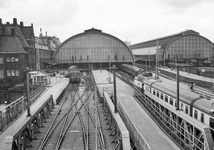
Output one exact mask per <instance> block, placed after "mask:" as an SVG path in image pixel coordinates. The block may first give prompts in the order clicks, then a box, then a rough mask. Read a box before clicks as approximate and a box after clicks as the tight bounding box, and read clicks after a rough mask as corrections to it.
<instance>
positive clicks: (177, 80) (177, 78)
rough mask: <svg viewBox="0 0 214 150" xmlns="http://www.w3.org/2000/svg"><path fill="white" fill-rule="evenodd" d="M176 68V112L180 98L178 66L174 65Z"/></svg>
mask: <svg viewBox="0 0 214 150" xmlns="http://www.w3.org/2000/svg"><path fill="white" fill-rule="evenodd" d="M176 68H177V75H176V83H177V107H176V110H179V102H180V97H179V92H180V91H179V66H178V65H176Z"/></svg>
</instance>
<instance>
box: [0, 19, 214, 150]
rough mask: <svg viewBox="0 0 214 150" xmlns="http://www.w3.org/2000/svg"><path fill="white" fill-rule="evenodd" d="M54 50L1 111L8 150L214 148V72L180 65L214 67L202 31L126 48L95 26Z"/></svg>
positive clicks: (2, 142)
mask: <svg viewBox="0 0 214 150" xmlns="http://www.w3.org/2000/svg"><path fill="white" fill-rule="evenodd" d="M14 21H15V22H14V23H15V26H16V28H18V29H19V28H20V25H18V24H17V22H16V19H15V20H14ZM31 27H33V26H31ZM10 31H11V32H14V30H10ZM4 36H5V35H4ZM10 36H11V35H10ZM13 36H14V35H13ZM0 38H1V37H0ZM12 38H14V37H12ZM17 38H18V37H17ZM40 38H41V39H43V40H44V39H46V38H47V37H43V36H41V37H40ZM36 39H37V41H40V42H41V41H42V40H39V39H38V37H37V38H36ZM47 39H49V38H47ZM25 40H26V39H25ZM3 44H5V43H3ZM3 44H2V45H3ZM21 49H22V48H21ZM45 49H47V47H45ZM22 50H23V51H22V52H24V51H25V50H24V49H22ZM25 53H26V54H27V52H25ZM25 53H24V54H25ZM50 53H51V54H52V55H50V57H49V58H47V59H42V62H40V63H38V64H40V65H41V67H44V69H39V70H35V71H34V70H28V71H25V73H26V78H27V79H26V92H25V94H24V95H23V96H21V97H20V98H18V99H16V100H14V101H11V102H10V103H9V102H8V103H7V104H5V106H4V107H3V108H2V109H1V110H0V147H1V148H3V150H42V149H86V150H88V149H100V150H107V149H109V150H113V149H114V150H131V149H136V150H156V149H161V150H179V149H180V150H186V149H188V150H196V149H197V150H212V149H213V148H214V115H213V112H214V111H213V110H214V99H213V98H214V94H213V90H212V89H213V81H212V79H213V78H211V77H210V78H208V77H206V76H202V75H203V73H200V74H193V73H192V72H190V70H188V71H187V70H186V69H185V68H184V69H180V68H178V66H182V65H184V66H188V67H189V66H190V67H197V69H199V67H211V66H212V63H213V62H212V58H213V43H212V42H211V41H210V40H209V39H207V38H205V37H203V36H201V35H200V34H199V33H198V32H196V31H193V30H186V31H184V32H180V33H176V34H172V35H169V36H165V37H161V38H157V39H154V40H149V41H146V42H141V43H137V44H133V45H130V46H128V45H126V44H125V42H123V41H122V40H121V39H119V38H117V37H116V36H114V35H111V33H104V32H103V31H102V30H99V29H95V28H91V29H88V30H84V32H82V33H79V34H76V35H73V36H71V37H69V38H68V39H66V40H65V41H64V42H63V43H62V44H60V45H59V46H58V47H57V49H56V50H55V52H54V54H53V49H51V50H50ZM0 54H2V53H0ZM1 57H2V60H3V55H0V58H1ZM4 58H7V56H6V55H5V56H4ZM26 58H27V56H26ZM23 61H24V60H23ZM31 61H32V60H31ZM5 63H6V62H2V64H4V65H5ZM5 66H6V65H5ZM176 67H177V68H176ZM179 69H180V70H179ZM203 69H204V68H203ZM201 70H202V68H201ZM204 70H205V72H206V69H204ZM176 71H177V72H176ZM176 73H180V74H176ZM193 82H194V83H193ZM190 83H191V86H190Z"/></svg>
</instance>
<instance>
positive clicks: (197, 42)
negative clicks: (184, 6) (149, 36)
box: [129, 30, 213, 66]
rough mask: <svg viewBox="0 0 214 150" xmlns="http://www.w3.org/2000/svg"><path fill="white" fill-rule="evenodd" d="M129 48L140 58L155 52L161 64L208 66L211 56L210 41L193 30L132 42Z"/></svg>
mask: <svg viewBox="0 0 214 150" xmlns="http://www.w3.org/2000/svg"><path fill="white" fill-rule="evenodd" d="M129 48H130V49H131V50H132V52H133V55H134V56H135V57H137V58H140V59H141V60H142V59H143V60H145V59H147V60H149V59H148V56H149V57H151V56H153V58H154V57H156V52H157V60H158V62H159V63H161V64H162V65H170V64H173V63H174V62H175V61H177V62H178V63H182V64H189V65H199V66H200V65H204V64H206V65H207V66H209V65H211V64H212V58H213V44H212V42H211V41H210V40H208V39H207V38H205V37H203V36H201V35H200V34H199V33H198V32H196V31H193V30H186V31H184V32H180V33H177V34H173V35H170V36H166V37H161V38H157V39H154V40H150V41H146V42H142V43H138V44H134V45H131V46H129ZM143 60H142V61H143ZM154 60H155V59H151V61H154Z"/></svg>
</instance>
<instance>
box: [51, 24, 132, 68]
mask: <svg viewBox="0 0 214 150" xmlns="http://www.w3.org/2000/svg"><path fill="white" fill-rule="evenodd" d="M53 61H54V62H53V63H56V64H57V65H61V66H63V67H68V66H70V65H79V66H81V65H82V66H83V67H84V66H85V67H87V66H91V65H92V66H94V67H98V68H102V67H109V66H112V65H113V64H115V65H118V64H121V63H131V64H133V63H134V57H133V55H132V53H131V50H130V49H129V48H128V46H127V45H126V44H125V43H124V42H123V41H121V40H120V39H118V38H116V37H114V36H112V35H110V34H106V33H103V32H102V31H101V30H98V29H94V28H92V29H89V30H85V32H84V33H80V34H77V35H74V36H72V37H70V38H69V39H67V40H66V41H65V42H63V43H62V44H61V45H60V47H59V48H58V49H57V51H56V53H55V54H54V58H53Z"/></svg>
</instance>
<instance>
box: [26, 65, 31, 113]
mask: <svg viewBox="0 0 214 150" xmlns="http://www.w3.org/2000/svg"><path fill="white" fill-rule="evenodd" d="M29 71H30V69H28V68H27V74H26V75H27V96H26V98H27V116H31V114H30V92H29V91H30V89H29V85H30V83H29V80H30V77H29Z"/></svg>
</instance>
